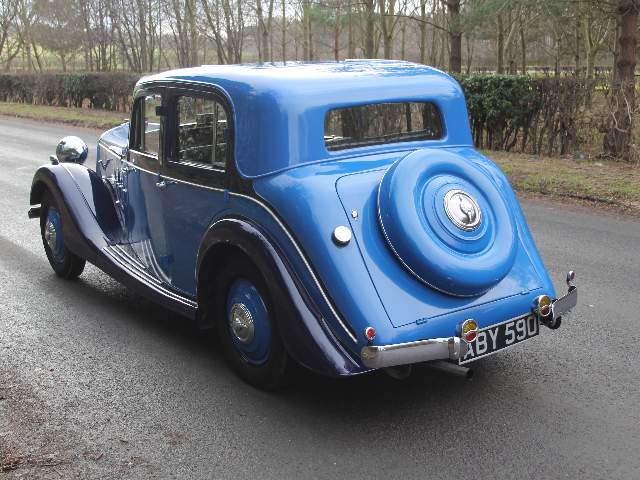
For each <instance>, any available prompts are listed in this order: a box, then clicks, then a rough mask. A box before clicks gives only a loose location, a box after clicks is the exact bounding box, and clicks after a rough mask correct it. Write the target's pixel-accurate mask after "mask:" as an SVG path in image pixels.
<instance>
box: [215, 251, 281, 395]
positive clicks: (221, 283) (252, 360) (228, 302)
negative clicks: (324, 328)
mask: <svg viewBox="0 0 640 480" xmlns="http://www.w3.org/2000/svg"><path fill="white" fill-rule="evenodd" d="M214 281H215V282H216V285H215V292H216V293H215V296H214V299H213V301H215V308H216V312H217V315H216V317H217V322H216V326H217V330H218V337H219V340H220V345H221V347H222V349H223V352H224V355H225V357H226V359H227V361H228V362H229V364H230V365H231V367H232V368H233V369H234V370H235V372H236V373H237V374H238V375H239V376H240V377H241V378H242V379H243V380H245V381H246V382H247V383H249V384H251V385H253V386H254V387H257V388H260V389H263V390H277V389H279V388H280V387H282V386H284V385H285V384H286V383H287V381H288V379H289V376H290V375H289V371H288V370H289V369H288V364H289V363H290V361H289V358H288V355H287V352H286V349H285V347H284V344H283V342H282V339H281V338H280V334H279V330H278V325H277V322H276V316H275V309H274V306H273V303H272V300H271V299H272V295H271V292H270V290H269V287H267V283H266V282H265V280H264V278H263V276H262V275H261V273H260V272H259V270H258V269H257V267H256V266H255V265H254V264H253V263H251V262H250V261H249V260H248V259H247V258H245V257H243V256H234V257H232V259H230V260H229V261H227V262H226V263H225V265H224V266H223V267H222V269H221V270H220V271H219V272H217V275H216V277H215V280H214ZM233 320H236V321H235V322H234V321H233ZM232 325H235V330H234V327H232Z"/></svg>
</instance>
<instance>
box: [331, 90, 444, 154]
mask: <svg viewBox="0 0 640 480" xmlns="http://www.w3.org/2000/svg"><path fill="white" fill-rule="evenodd" d="M404 104H429V105H431V106H432V107H433V108H434V110H435V113H436V114H437V115H438V119H439V121H440V131H441V134H440V136H439V137H438V138H411V137H410V134H411V133H410V132H404V133H407V138H404V139H401V140H396V141H384V140H383V139H382V137H373V138H377V139H379V141H375V140H372V141H371V142H365V143H361V144H353V145H350V146H345V147H341V148H335V147H333V148H331V146H330V145H329V144H328V143H327V139H326V137H327V131H326V124H327V119H328V118H329V115H331V113H332V112H335V111H340V110H348V109H352V108H358V107H372V106H378V105H404ZM400 134H402V132H401V133H400ZM390 135H391V134H390ZM446 136H447V132H446V124H445V121H444V115H443V114H442V110H441V109H440V106H439V105H438V103H437V102H434V101H433V100H426V99H411V100H396V101H385V102H366V103H358V104H346V105H340V106H334V107H331V108H329V109H328V110H326V112H325V114H324V120H323V122H322V138H323V141H322V143H323V147H324V149H325V151H326V152H327V153H328V154H329V155H332V156H333V155H339V154H344V153H345V152H349V151H358V150H361V149H366V148H371V147H379V146H381V145H395V146H398V147H402V146H403V145H411V144H415V143H418V142H440V141H442V140H443V139H445V138H446Z"/></svg>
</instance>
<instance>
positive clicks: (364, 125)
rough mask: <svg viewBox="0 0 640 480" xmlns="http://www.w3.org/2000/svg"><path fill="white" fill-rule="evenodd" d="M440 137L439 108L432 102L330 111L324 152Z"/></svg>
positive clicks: (361, 106)
mask: <svg viewBox="0 0 640 480" xmlns="http://www.w3.org/2000/svg"><path fill="white" fill-rule="evenodd" d="M442 135H443V129H442V119H441V116H440V112H439V111H438V107H436V106H435V105H434V104H433V103H431V102H403V103H379V104H374V105H359V106H356V107H347V108H337V109H334V110H330V111H329V112H328V113H327V116H326V117H325V122H324V143H325V145H326V147H327V150H330V151H333V150H344V149H347V148H357V147H364V146H368V145H380V144H383V143H396V142H415V141H420V140H438V139H441V138H442Z"/></svg>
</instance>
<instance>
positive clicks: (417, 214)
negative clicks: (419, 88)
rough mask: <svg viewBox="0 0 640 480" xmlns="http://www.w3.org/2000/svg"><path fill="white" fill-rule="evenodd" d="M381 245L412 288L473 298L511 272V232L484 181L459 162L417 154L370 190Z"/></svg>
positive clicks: (444, 154) (502, 205)
mask: <svg viewBox="0 0 640 480" xmlns="http://www.w3.org/2000/svg"><path fill="white" fill-rule="evenodd" d="M378 216H379V220H380V225H381V227H382V231H383V233H384V236H385V238H386V241H387V243H388V244H389V246H390V247H391V249H392V250H393V252H394V254H395V255H396V256H397V258H398V259H399V260H400V261H401V262H402V264H403V265H404V266H405V267H406V268H407V269H408V270H409V271H410V272H411V273H412V274H413V275H414V276H416V277H417V278H418V279H419V280H420V281H422V282H424V283H425V284H427V285H429V286H431V287H433V288H435V289H437V290H440V291H441V292H444V293H447V294H450V295H456V296H464V297H467V296H476V295H480V294H482V293H484V292H486V291H487V290H489V289H490V288H491V287H493V286H494V285H495V284H497V283H498V282H499V281H500V280H502V279H503V278H504V277H505V276H506V275H507V273H508V272H509V271H510V270H511V267H512V266H513V262H514V260H515V255H516V226H515V224H514V221H513V217H512V215H511V212H510V209H509V206H508V205H507V204H506V201H505V199H504V198H503V196H502V195H501V193H500V191H499V190H498V187H497V186H496V185H495V183H494V181H493V180H492V179H491V178H490V177H489V176H488V174H487V173H486V172H485V171H484V170H483V169H481V168H480V167H479V166H477V165H475V164H474V163H473V162H472V161H470V160H468V159H465V158H463V157H462V156H460V155H457V154H455V153H452V152H449V151H446V150H439V149H438V150H436V149H422V150H418V151H415V152H412V153H410V154H409V155H407V156H406V157H404V158H402V159H400V160H398V161H397V162H395V163H394V164H393V165H392V166H391V167H390V168H389V170H388V171H387V172H386V173H385V175H384V177H383V178H382V181H381V182H380V186H379V191H378Z"/></svg>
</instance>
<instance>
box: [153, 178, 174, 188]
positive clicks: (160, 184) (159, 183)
mask: <svg viewBox="0 0 640 480" xmlns="http://www.w3.org/2000/svg"><path fill="white" fill-rule="evenodd" d="M174 183H176V182H175V181H174V180H164V179H162V180H158V181H157V182H156V187H158V188H159V189H160V190H164V189H165V188H167V187H168V186H169V185H173V184H174Z"/></svg>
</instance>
